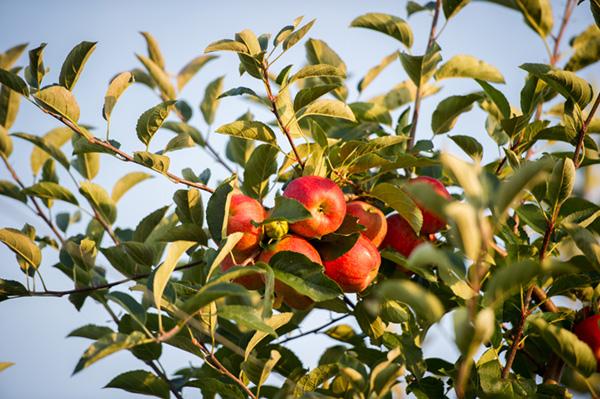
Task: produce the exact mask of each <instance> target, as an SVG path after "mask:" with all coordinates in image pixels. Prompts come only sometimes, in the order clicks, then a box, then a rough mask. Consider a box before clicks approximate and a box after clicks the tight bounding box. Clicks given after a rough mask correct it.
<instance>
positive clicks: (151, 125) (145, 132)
mask: <svg viewBox="0 0 600 399" xmlns="http://www.w3.org/2000/svg"><path fill="white" fill-rule="evenodd" d="M174 104H175V101H165V102H162V103H160V104H158V105H155V106H154V107H152V108H150V109H149V110H147V111H145V112H144V113H143V114H142V115H141V116H140V117H139V119H138V121H137V124H136V126H135V130H136V132H137V136H138V138H139V139H140V141H141V142H142V143H144V144H146V148H147V147H148V145H149V144H150V141H151V140H152V137H154V134H155V133H156V132H157V131H158V129H160V127H161V126H162V124H163V122H164V121H165V119H167V117H168V116H169V113H170V112H171V110H172V109H173V105H174Z"/></svg>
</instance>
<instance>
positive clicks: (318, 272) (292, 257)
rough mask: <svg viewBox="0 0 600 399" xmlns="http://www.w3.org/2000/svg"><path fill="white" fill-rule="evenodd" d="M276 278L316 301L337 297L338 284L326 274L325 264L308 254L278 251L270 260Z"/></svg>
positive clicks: (338, 292) (338, 291)
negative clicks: (317, 261) (308, 256)
mask: <svg viewBox="0 0 600 399" xmlns="http://www.w3.org/2000/svg"><path fill="white" fill-rule="evenodd" d="M269 265H270V266H271V267H272V268H273V273H274V274H275V278H276V279H277V280H279V281H281V282H283V283H285V284H286V285H288V286H290V287H291V288H293V289H294V290H296V291H297V292H298V293H300V294H302V295H306V296H308V297H309V298H310V299H312V300H313V301H315V302H321V301H326V300H328V299H333V298H336V297H337V296H338V295H339V294H340V293H341V291H340V288H339V287H338V285H337V284H336V283H335V282H333V280H331V279H329V278H328V277H326V276H325V274H324V269H323V266H321V265H319V264H318V263H314V262H311V261H310V259H308V258H307V257H306V256H304V255H302V254H300V253H297V252H290V251H282V252H278V253H276V254H275V255H274V256H273V257H272V258H271V259H270V261H269Z"/></svg>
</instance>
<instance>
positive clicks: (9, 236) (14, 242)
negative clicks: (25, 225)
mask: <svg viewBox="0 0 600 399" xmlns="http://www.w3.org/2000/svg"><path fill="white" fill-rule="evenodd" d="M0 241H1V242H3V243H4V245H6V246H7V247H8V248H9V249H10V250H11V251H13V252H14V253H15V254H17V255H18V256H19V257H20V258H22V259H24V260H25V261H26V262H27V263H29V264H30V265H31V266H33V267H34V268H36V269H37V268H38V267H39V265H40V263H41V262H42V252H41V251H40V249H39V247H38V246H37V245H35V243H34V242H33V240H32V239H31V238H29V236H27V235H25V234H23V233H22V232H20V231H19V230H14V229H0Z"/></svg>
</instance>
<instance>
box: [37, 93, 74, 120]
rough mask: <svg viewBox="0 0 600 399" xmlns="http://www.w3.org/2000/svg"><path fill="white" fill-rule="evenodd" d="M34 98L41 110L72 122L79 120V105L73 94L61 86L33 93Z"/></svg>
mask: <svg viewBox="0 0 600 399" xmlns="http://www.w3.org/2000/svg"><path fill="white" fill-rule="evenodd" d="M34 97H35V100H36V102H37V103H38V104H39V105H40V106H41V107H42V108H44V109H46V110H48V111H50V112H52V113H54V114H58V115H60V116H63V117H65V118H67V119H69V120H71V121H73V122H77V121H78V120H79V112H80V111H79V104H77V100H75V96H73V93H71V92H70V91H69V90H67V89H65V88H64V87H63V86H48V87H45V88H43V89H41V90H40V91H38V92H37V93H35V95H34Z"/></svg>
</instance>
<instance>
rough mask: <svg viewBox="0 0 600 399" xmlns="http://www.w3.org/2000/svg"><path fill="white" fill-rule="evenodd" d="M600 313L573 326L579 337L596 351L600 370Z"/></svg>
mask: <svg viewBox="0 0 600 399" xmlns="http://www.w3.org/2000/svg"><path fill="white" fill-rule="evenodd" d="M598 323H600V314H596V315H593V316H590V317H588V318H586V319H583V320H582V321H580V322H579V323H577V324H576V325H575V327H573V332H574V333H575V335H577V337H578V338H579V339H580V340H582V341H583V342H585V343H586V344H588V345H589V346H590V348H592V352H594V356H595V357H596V361H597V362H598V370H599V371H600V325H599V324H598Z"/></svg>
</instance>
